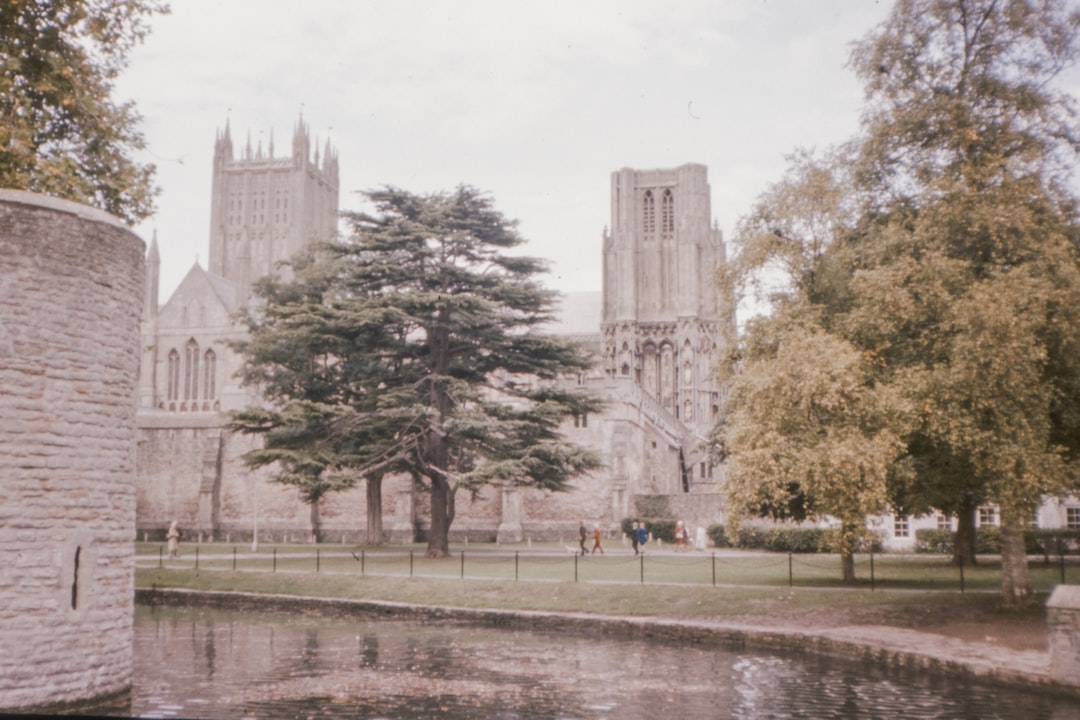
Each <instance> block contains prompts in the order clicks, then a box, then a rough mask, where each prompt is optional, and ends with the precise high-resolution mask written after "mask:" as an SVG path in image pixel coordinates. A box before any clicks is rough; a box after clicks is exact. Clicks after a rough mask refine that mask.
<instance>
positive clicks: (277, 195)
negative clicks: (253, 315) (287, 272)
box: [209, 117, 338, 304]
mask: <svg viewBox="0 0 1080 720" xmlns="http://www.w3.org/2000/svg"><path fill="white" fill-rule="evenodd" d="M311 148H312V142H311V137H310V134H309V132H308V127H307V125H305V124H304V120H303V118H302V117H301V118H300V119H299V120H298V121H297V124H296V127H295V128H294V129H293V138H292V154H291V155H290V156H287V157H282V158H278V157H274V138H273V135H271V137H270V141H269V146H268V148H267V150H266V151H265V153H264V151H263V146H262V141H260V142H259V143H258V146H257V147H256V148H255V149H254V150H252V147H251V139H250V137H249V138H248V141H247V145H246V146H245V148H244V150H243V153H242V154H241V155H240V157H239V158H237V157H234V154H233V143H232V136H231V133H230V130H229V124H228V122H226V123H225V130H224V131H223V132H221V133H219V134H218V136H217V140H216V142H215V143H214V169H213V185H212V190H211V206H210V263H209V270H210V272H211V273H213V274H215V275H219V276H221V277H223V278H225V279H226V280H228V281H229V282H230V283H231V284H232V285H233V287H235V289H236V297H237V299H238V300H239V302H240V304H244V303H245V302H246V300H247V298H248V296H249V295H250V294H251V285H252V283H253V282H254V281H256V280H258V279H259V278H261V277H263V276H264V275H269V274H271V273H274V272H277V271H278V268H277V264H278V263H279V262H281V261H284V260H288V259H289V258H291V257H292V256H293V255H294V254H295V253H296V252H298V251H299V250H301V249H303V248H304V247H305V246H306V245H307V244H308V243H310V242H311V241H312V240H329V239H331V238H332V237H334V235H335V233H336V228H337V219H338V157H337V150H336V149H334V148H333V147H332V146H331V145H330V142H329V141H327V142H326V146H325V148H324V149H323V152H322V157H321V159H320V156H319V149H318V148H317V147H316V148H315V151H314V155H312V152H311Z"/></svg>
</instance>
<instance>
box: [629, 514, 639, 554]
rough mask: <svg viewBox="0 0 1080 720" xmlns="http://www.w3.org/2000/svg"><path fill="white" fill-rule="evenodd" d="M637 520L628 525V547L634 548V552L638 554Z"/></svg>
mask: <svg viewBox="0 0 1080 720" xmlns="http://www.w3.org/2000/svg"><path fill="white" fill-rule="evenodd" d="M637 546H638V522H637V520H635V521H634V522H633V524H632V525H631V526H630V547H632V548H634V554H635V555H637V554H638V549H637Z"/></svg>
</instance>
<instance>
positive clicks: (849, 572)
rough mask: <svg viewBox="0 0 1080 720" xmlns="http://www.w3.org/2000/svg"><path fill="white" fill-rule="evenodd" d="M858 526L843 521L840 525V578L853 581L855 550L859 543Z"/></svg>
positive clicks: (846, 581)
mask: <svg viewBox="0 0 1080 720" xmlns="http://www.w3.org/2000/svg"><path fill="white" fill-rule="evenodd" d="M859 531H860V526H859V525H856V524H852V523H844V524H843V525H842V526H841V527H840V579H841V581H842V582H844V583H853V582H855V550H856V549H857V548H858V545H859Z"/></svg>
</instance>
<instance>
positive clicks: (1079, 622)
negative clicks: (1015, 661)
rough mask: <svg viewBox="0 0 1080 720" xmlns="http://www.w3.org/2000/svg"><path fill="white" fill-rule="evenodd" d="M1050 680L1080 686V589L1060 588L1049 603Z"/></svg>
mask: <svg viewBox="0 0 1080 720" xmlns="http://www.w3.org/2000/svg"><path fill="white" fill-rule="evenodd" d="M1046 609H1047V620H1048V623H1047V624H1048V630H1049V632H1050V638H1049V640H1050V642H1049V645H1050V676H1051V677H1053V678H1054V680H1056V681H1057V682H1059V683H1061V684H1063V685H1075V686H1080V585H1058V586H1057V588H1056V589H1055V590H1054V592H1053V594H1052V595H1051V596H1050V600H1049V601H1048V602H1047V603H1046Z"/></svg>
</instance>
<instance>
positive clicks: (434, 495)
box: [237, 186, 599, 557]
mask: <svg viewBox="0 0 1080 720" xmlns="http://www.w3.org/2000/svg"><path fill="white" fill-rule="evenodd" d="M366 196H367V198H368V199H369V201H370V202H371V203H372V205H373V206H374V212H372V213H352V214H348V215H347V218H348V220H349V223H350V224H351V227H352V233H351V235H350V237H348V238H347V239H346V240H344V241H342V242H339V243H334V244H331V245H328V246H325V247H323V248H321V250H320V252H321V253H322V254H323V260H322V261H321V263H322V267H321V269H320V270H319V271H318V272H315V273H313V274H310V275H309V274H307V272H306V271H305V272H303V273H300V274H298V276H297V281H296V282H294V283H285V284H281V283H271V284H265V285H264V286H263V288H262V291H263V293H264V297H265V298H266V300H267V303H266V306H265V307H263V308H260V309H259V311H258V312H259V314H258V316H256V317H254V318H253V321H252V324H251V332H252V338H251V341H250V343H249V345H248V346H247V349H246V350H245V353H246V355H247V369H246V375H247V380H248V381H249V382H253V383H254V382H257V383H259V384H260V386H261V387H262V388H264V389H265V390H266V391H267V398H268V399H269V400H270V407H268V408H259V409H251V410H249V411H248V412H246V413H242V414H239V415H238V416H237V421H238V424H239V425H241V426H243V427H245V428H246V429H247V431H249V432H258V433H261V434H263V435H264V436H265V439H266V449H265V450H262V451H260V452H259V453H257V454H254V455H252V456H251V460H252V461H253V462H256V463H258V464H267V463H270V462H278V463H279V466H281V467H283V468H284V472H285V473H286V474H289V475H291V477H292V480H291V481H294V482H295V484H298V485H301V486H302V487H310V486H313V485H314V478H315V477H321V476H322V475H321V474H320V473H322V474H325V473H326V472H328V471H331V472H336V471H338V470H340V469H348V470H350V471H351V472H352V473H354V474H357V475H363V476H376V477H381V475H382V474H383V473H386V472H402V473H407V474H408V475H409V476H411V477H412V478H413V480H414V481H415V482H416V483H417V485H418V486H420V487H422V488H423V489H425V490H427V491H428V492H429V493H430V497H431V531H430V534H429V536H428V553H429V554H430V555H432V556H436V557H438V556H445V555H447V554H448V553H449V543H448V538H449V530H450V524H451V523H452V521H453V517H454V498H455V496H456V493H457V492H458V490H466V491H468V492H479V491H480V490H481V489H482V488H484V487H485V486H488V485H504V486H528V487H537V488H542V489H547V490H553V491H559V490H564V489H566V488H567V487H568V481H569V480H570V479H571V478H572V477H574V476H575V475H577V474H579V473H581V472H584V471H587V470H590V469H594V468H596V467H598V459H597V457H596V455H595V454H594V453H592V452H590V451H588V450H585V449H583V448H580V447H578V446H576V445H573V444H571V443H568V442H566V441H565V440H564V439H563V437H562V435H561V434H560V431H559V424H560V423H561V422H562V421H563V420H565V419H567V418H569V417H571V416H573V415H575V414H582V413H588V412H595V411H596V410H598V409H599V402H598V401H597V400H596V399H595V398H593V397H591V396H588V395H586V394H583V393H581V392H580V391H577V390H566V389H563V388H562V387H561V385H560V383H559V382H558V381H559V379H560V376H562V375H564V374H567V373H576V372H579V371H581V370H583V369H585V368H586V367H588V359H587V357H586V356H585V355H584V353H583V352H582V351H581V350H580V349H578V348H577V347H576V346H574V345H572V344H570V343H567V342H564V341H561V340H559V339H557V338H554V337H552V336H550V335H546V334H544V332H543V325H544V323H545V322H547V321H550V320H551V319H552V309H553V304H554V302H555V300H556V295H555V293H554V292H552V291H549V290H545V289H544V288H542V287H541V286H540V284H539V283H538V281H537V279H536V276H537V274H538V273H540V272H542V271H543V270H544V268H545V265H544V263H543V262H542V261H540V260H538V259H536V258H532V257H526V256H521V255H517V254H513V253H512V252H510V251H512V250H513V249H514V248H516V247H518V246H520V245H521V244H522V243H523V240H522V238H521V237H520V236H519V234H518V233H517V231H516V228H515V224H514V223H513V222H511V221H508V220H507V219H506V218H504V217H503V216H502V214H501V213H499V212H498V211H497V210H496V209H495V208H494V205H493V203H492V201H491V199H490V198H489V197H487V196H485V195H483V194H481V193H480V192H478V191H477V190H475V189H473V188H470V187H467V186H462V187H459V188H457V189H456V190H455V191H454V192H452V193H448V194H433V195H416V194H413V193H409V192H405V191H403V190H399V189H396V188H385V189H382V190H378V191H374V192H369V193H366ZM316 264H319V263H316ZM313 278H314V279H313ZM283 453H284V454H283ZM290 453H291V454H290ZM320 453H321V454H320ZM283 460H285V461H286V462H282V461H283ZM290 462H293V463H295V464H296V466H301V465H304V464H305V463H309V462H310V463H312V464H311V465H310V467H311V469H312V474H310V475H309V476H308V478H307V479H306V480H304V479H303V478H301V477H300V475H299V474H297V473H296V472H295V467H294V468H293V469H290V468H289V463H290ZM305 466H306V465H305ZM315 470H319V473H315V472H314V471H315ZM286 481H290V480H289V479H286Z"/></svg>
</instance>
